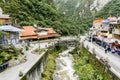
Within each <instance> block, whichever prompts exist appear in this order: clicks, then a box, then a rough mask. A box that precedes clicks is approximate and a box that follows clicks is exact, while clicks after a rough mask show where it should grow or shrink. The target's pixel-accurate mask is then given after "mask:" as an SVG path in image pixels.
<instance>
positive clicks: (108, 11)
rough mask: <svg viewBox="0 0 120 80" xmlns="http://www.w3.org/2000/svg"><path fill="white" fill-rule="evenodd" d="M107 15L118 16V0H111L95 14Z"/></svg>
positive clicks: (99, 15)
mask: <svg viewBox="0 0 120 80" xmlns="http://www.w3.org/2000/svg"><path fill="white" fill-rule="evenodd" d="M109 16H116V17H118V16H120V0H111V1H110V2H109V3H108V4H107V5H106V6H104V7H103V8H102V9H101V10H100V11H99V12H98V13H97V14H96V17H103V18H107V17H109Z"/></svg>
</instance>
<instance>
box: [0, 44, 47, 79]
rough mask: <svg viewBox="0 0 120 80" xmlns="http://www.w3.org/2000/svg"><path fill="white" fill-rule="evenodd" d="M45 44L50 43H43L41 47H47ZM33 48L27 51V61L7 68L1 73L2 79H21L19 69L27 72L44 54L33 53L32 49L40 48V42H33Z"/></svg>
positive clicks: (0, 77)
mask: <svg viewBox="0 0 120 80" xmlns="http://www.w3.org/2000/svg"><path fill="white" fill-rule="evenodd" d="M45 45H48V43H41V44H40V47H41V48H45ZM31 46H33V48H32V49H31V50H29V51H27V52H26V55H27V61H26V62H24V63H22V64H19V65H17V66H14V67H11V68H8V69H7V70H5V71H3V72H2V73H0V80H20V77H19V71H20V69H21V70H22V71H23V73H26V72H27V71H28V70H29V69H30V68H31V67H32V66H33V65H34V64H35V63H36V62H37V60H38V59H39V58H40V57H41V56H42V55H43V54H44V53H42V54H41V55H39V54H33V53H31V51H33V50H35V49H36V48H38V44H31Z"/></svg>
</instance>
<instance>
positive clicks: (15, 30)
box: [0, 25, 23, 32]
mask: <svg viewBox="0 0 120 80" xmlns="http://www.w3.org/2000/svg"><path fill="white" fill-rule="evenodd" d="M0 30H3V31H11V32H21V31H23V30H22V29H19V28H16V27H14V26H12V25H3V26H0Z"/></svg>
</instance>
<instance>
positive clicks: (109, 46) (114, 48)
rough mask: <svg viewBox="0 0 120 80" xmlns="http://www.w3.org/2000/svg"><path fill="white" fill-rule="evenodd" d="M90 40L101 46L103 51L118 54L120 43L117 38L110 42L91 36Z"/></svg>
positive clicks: (119, 52) (119, 53)
mask: <svg viewBox="0 0 120 80" xmlns="http://www.w3.org/2000/svg"><path fill="white" fill-rule="evenodd" d="M92 41H93V42H95V43H96V44H98V45H99V46H101V47H103V48H104V50H105V53H112V54H116V55H120V44H119V43H118V41H117V40H116V41H114V42H111V43H107V42H104V41H100V40H98V39H97V38H93V39H92Z"/></svg>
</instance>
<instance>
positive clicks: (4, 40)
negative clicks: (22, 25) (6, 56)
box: [0, 25, 22, 45]
mask: <svg viewBox="0 0 120 80" xmlns="http://www.w3.org/2000/svg"><path fill="white" fill-rule="evenodd" d="M0 30H2V31H4V32H6V34H4V35H3V36H2V37H1V38H0V44H2V45H9V44H13V45H15V44H17V43H19V39H20V36H19V33H20V32H21V31H22V30H21V29H19V28H16V27H14V26H12V25H3V26H0Z"/></svg>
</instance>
